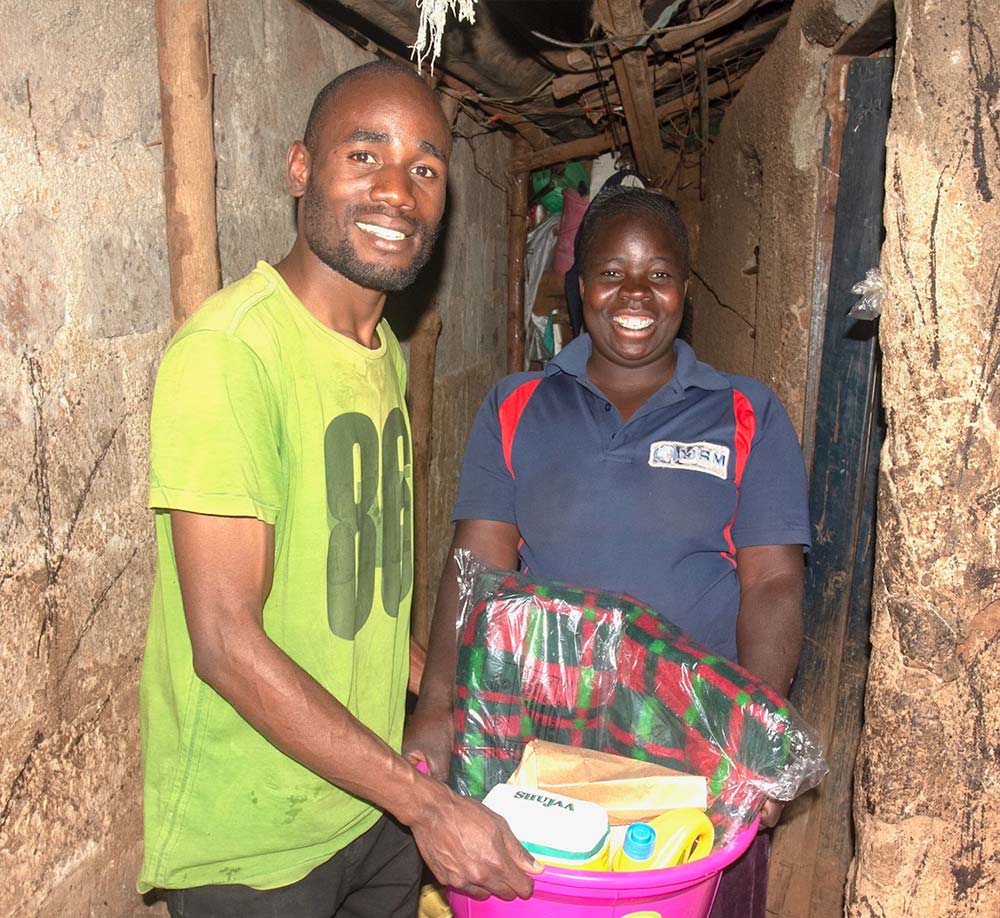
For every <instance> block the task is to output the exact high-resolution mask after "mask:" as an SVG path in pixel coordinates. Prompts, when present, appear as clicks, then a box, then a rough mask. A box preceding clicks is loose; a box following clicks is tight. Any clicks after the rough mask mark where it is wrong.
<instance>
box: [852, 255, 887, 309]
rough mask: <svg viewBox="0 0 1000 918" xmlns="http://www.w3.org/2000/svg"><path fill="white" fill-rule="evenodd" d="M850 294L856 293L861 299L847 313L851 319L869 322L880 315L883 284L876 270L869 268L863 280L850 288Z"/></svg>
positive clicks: (883, 291)
mask: <svg viewBox="0 0 1000 918" xmlns="http://www.w3.org/2000/svg"><path fill="white" fill-rule="evenodd" d="M851 293H857V294H859V295H860V296H861V299H860V300H858V301H857V302H856V303H855V304H854V305H853V306H852V307H851V310H850V312H849V313H848V315H849V316H850V317H851V318H852V319H863V320H865V321H867V322H871V321H873V320H874V319H877V318H878V317H879V316H880V315H882V303H883V301H884V300H885V284H884V282H883V281H882V273H881V272H880V271H879V269H878V268H869V269H868V270H867V271H866V272H865V279H864V280H862V281H858V282H857V283H856V284H855V285H854V286H853V287H851Z"/></svg>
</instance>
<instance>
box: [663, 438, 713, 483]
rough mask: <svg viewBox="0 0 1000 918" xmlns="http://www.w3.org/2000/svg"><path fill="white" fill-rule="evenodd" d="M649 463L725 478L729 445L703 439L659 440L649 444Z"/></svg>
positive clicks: (664, 467)
mask: <svg viewBox="0 0 1000 918" xmlns="http://www.w3.org/2000/svg"><path fill="white" fill-rule="evenodd" d="M649 464H650V465H651V466H652V467H653V468H654V469H690V470H691V471H692V472H706V473H707V474H709V475H714V476H715V477H716V478H722V479H725V477H726V474H727V473H728V471H729V447H728V446H719V444H717V443H705V442H703V441H702V442H698V443H680V442H678V441H677V440H657V441H656V442H655V443H651V444H650V445H649Z"/></svg>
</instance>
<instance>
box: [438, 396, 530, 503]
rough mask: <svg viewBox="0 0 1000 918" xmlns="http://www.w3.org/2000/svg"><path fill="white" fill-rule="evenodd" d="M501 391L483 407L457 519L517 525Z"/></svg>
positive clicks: (462, 484) (468, 458)
mask: <svg viewBox="0 0 1000 918" xmlns="http://www.w3.org/2000/svg"><path fill="white" fill-rule="evenodd" d="M499 401H500V399H499V390H498V389H496V388H494V389H493V391H492V392H490V394H489V395H488V396H487V397H486V399H485V400H484V401H483V403H482V405H481V406H480V408H479V412H478V414H477V415H476V419H475V421H473V423H472V431H471V433H470V434H469V442H468V444H467V445H466V448H465V458H464V459H463V460H462V474H461V477H460V479H459V483H458V500H457V501H456V502H455V512H454V513H453V514H452V522H455V521H456V520H494V521H497V522H501V523H514V522H516V513H515V504H514V476H513V475H512V474H511V471H510V470H509V469H508V468H507V463H506V460H505V459H504V450H503V443H502V438H501V433H500V404H499Z"/></svg>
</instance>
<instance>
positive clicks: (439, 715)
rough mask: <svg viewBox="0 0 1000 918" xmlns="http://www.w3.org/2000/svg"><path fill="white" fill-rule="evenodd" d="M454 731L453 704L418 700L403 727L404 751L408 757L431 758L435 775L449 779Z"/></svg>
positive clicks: (431, 767)
mask: <svg viewBox="0 0 1000 918" xmlns="http://www.w3.org/2000/svg"><path fill="white" fill-rule="evenodd" d="M454 734H455V727H454V724H453V722H452V710H451V706H450V705H447V704H444V703H440V704H435V705H432V704H425V705H421V704H420V703H419V702H418V703H417V708H416V710H415V711H414V712H413V713H412V714H411V715H410V716H409V717H408V718H407V720H406V727H405V729H404V730H403V754H404V755H406V756H408V757H409V756H413V755H414V754H416V755H417V757H418V758H422V759H424V761H426V762H427V768H428V772H429V774H430V776H431V777H432V778H434V779H435V780H437V781H447V780H448V772H449V769H450V765H451V746H452V740H453V738H454Z"/></svg>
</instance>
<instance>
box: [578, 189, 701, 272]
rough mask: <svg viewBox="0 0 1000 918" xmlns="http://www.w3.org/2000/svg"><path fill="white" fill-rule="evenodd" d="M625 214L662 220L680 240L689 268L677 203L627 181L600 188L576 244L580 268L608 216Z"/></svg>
mask: <svg viewBox="0 0 1000 918" xmlns="http://www.w3.org/2000/svg"><path fill="white" fill-rule="evenodd" d="M623 214H636V215H639V214H641V215H643V216H647V217H652V218H653V219H654V220H655V221H657V222H658V223H660V224H661V225H662V226H663V228H664V229H665V230H666V231H667V233H668V234H669V235H670V237H671V239H673V240H674V242H675V243H676V244H677V250H678V252H680V254H681V257H682V258H683V262H684V270H685V272H686V271H687V269H688V259H689V247H688V234H687V227H686V226H685V225H684V220H683V219H681V215H680V212H679V211H678V210H677V205H676V204H674V202H673V201H671V200H670V198H667V197H664V196H663V195H662V194H657V193H656V192H653V191H647V190H646V189H645V188H634V187H626V186H624V185H618V186H616V187H614V188H605V189H604V190H603V191H601V192H599V193H598V195H597V197H595V198H594V200H593V201H591V202H590V207H588V208H587V212H586V213H585V214H584V215H583V220H582V222H581V223H580V229H579V230H578V231H577V234H576V245H575V249H576V253H575V254H576V265H577V268H578V269H579V270H582V269H583V267H584V265H585V264H586V263H587V258H588V256H589V254H590V250H591V248H592V246H593V244H594V238H595V237H596V236H597V233H598V232H599V231H600V229H601V227H602V226H603V225H604V224H605V223H606V222H607V221H608V220H611V219H614V218H615V217H620V216H622V215H623Z"/></svg>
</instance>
